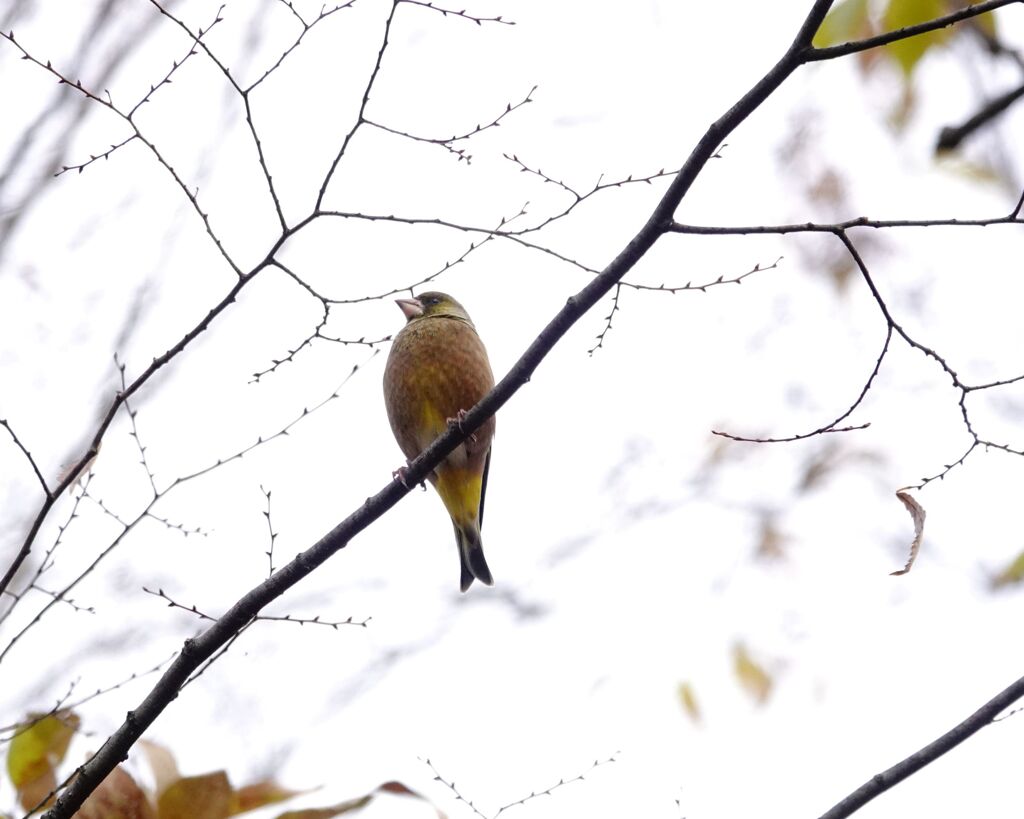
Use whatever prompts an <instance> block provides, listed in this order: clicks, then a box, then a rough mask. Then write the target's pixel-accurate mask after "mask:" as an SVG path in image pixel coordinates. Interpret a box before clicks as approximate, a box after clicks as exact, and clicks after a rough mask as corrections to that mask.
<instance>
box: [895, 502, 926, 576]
mask: <svg viewBox="0 0 1024 819" xmlns="http://www.w3.org/2000/svg"><path fill="white" fill-rule="evenodd" d="M896 497H897V498H899V499H900V502H901V503H902V504H903V505H904V506H905V507H907V511H908V512H910V519H911V520H912V521H913V522H914V540H913V541H912V542H911V544H910V555H909V556H908V557H907V565H906V566H904V567H903V568H902V569H898V570H896V571H895V572H890V574H892V575H894V576H895V575H901V574H906V573H907V572H909V571H910V567H911V566H913V565H914V561H915V560H917V553H918V551H919V550H920V548H921V540H922V539H923V538H924V519H925V517H926V514H927V513H926V512H925V511H924V507H923V506H921V504H919V503H918V502H917V501H916V500H914V499H913V498H912V497H911V496H910V495H909V494H907V491H906V490H905V489H901V490H899V491H898V492H897V493H896Z"/></svg>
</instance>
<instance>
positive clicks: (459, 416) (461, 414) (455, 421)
mask: <svg viewBox="0 0 1024 819" xmlns="http://www.w3.org/2000/svg"><path fill="white" fill-rule="evenodd" d="M466 415H467V413H466V411H465V410H464V409H460V410H459V411H458V412H457V413H456V414H455V417H454V418H449V419H447V420H448V425H449V426H453V427H458V428H459V432H462V431H463V429H462V422H463V420H465V418H466ZM467 437H468V438H469V440H470V441H472V442H473V443H474V444H475V443H476V433H475V432H471V433H469V435H468V436H467Z"/></svg>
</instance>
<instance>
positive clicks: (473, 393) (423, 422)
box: [384, 291, 495, 592]
mask: <svg viewBox="0 0 1024 819" xmlns="http://www.w3.org/2000/svg"><path fill="white" fill-rule="evenodd" d="M395 303H396V304H397V305H398V306H399V308H400V309H401V310H402V313H403V314H404V315H405V321H406V323H405V326H404V327H403V328H402V329H401V331H400V332H399V333H398V335H396V336H395V340H394V342H393V343H392V345H391V352H390V353H389V354H388V361H387V364H386V365H385V367H384V404H385V406H386V408H387V414H388V421H389V422H390V424H391V431H392V432H393V433H394V435H395V440H396V441H397V442H398V446H399V448H400V449H401V450H402V453H403V454H404V455H405V457H406V458H407V459H408V460H409V461H410V462H411V461H412V460H413V459H414V458H416V456H418V455H419V454H420V453H421V452H423V450H425V449H426V448H427V447H428V446H429V445H430V444H431V443H432V442H433V441H434V439H436V438H437V437H438V436H439V435H441V434H442V433H443V432H445V430H446V429H447V428H448V426H449V425H450V424H458V423H460V422H461V420H462V418H463V416H464V415H465V413H466V412H467V411H468V410H470V409H471V408H472V407H473V406H475V405H476V404H477V402H478V401H480V399H481V398H483V397H484V396H485V395H486V394H487V393H488V392H489V391H490V390H491V388H492V387H493V386H494V375H493V373H492V372H491V365H490V361H489V360H488V358H487V350H486V349H485V347H484V345H483V342H482V341H481V340H480V336H479V335H477V331H476V327H475V325H474V324H473V321H472V320H471V319H470V317H469V313H467V312H466V309H465V308H464V307H463V306H462V305H461V304H459V302H457V301H456V300H455V299H453V298H452V297H451V296H449V295H448V294H447V293H438V292H435V291H431V292H427V293H420V294H419V295H418V296H415V297H412V298H407V299H396V300H395ZM494 427H495V421H494V417H493V416H492V417H490V418H488V419H487V420H486V421H485V422H484V423H483V424H481V425H480V426H479V427H478V428H477V429H476V430H475V431H474V432H473V433H472V434H471V435H470V436H469V437H468V438H467V439H466V440H465V441H464V442H463V443H461V444H459V445H458V446H457V447H456V448H455V449H454V450H453V451H452V452H450V453H449V454H448V455H447V456H446V457H445V459H444V460H443V461H441V463H440V464H438V465H437V466H436V467H435V468H434V470H433V471H432V472H431V473H430V474H429V475H428V476H427V478H428V480H429V481H430V483H431V484H432V485H433V487H434V488H435V489H436V490H437V493H438V495H440V496H441V500H442V502H443V503H444V506H445V509H447V510H448V514H449V515H450V516H451V519H452V525H453V526H454V528H455V542H456V545H457V546H458V550H459V563H460V568H461V577H460V581H459V588H460V589H461V590H462V591H463V592H465V591H466V590H468V589H469V587H470V586H471V585H472V584H473V581H474V580H479V581H481V582H482V583H485V584H487V585H488V586H491V585H493V584H494V580H493V578H492V577H491V570H490V569H489V568H488V566H487V561H486V560H485V559H484V550H483V543H482V542H481V538H480V527H481V524H482V523H483V517H484V498H485V497H486V494H487V476H488V473H489V472H490V467H491V441H492V439H493V438H494ZM395 476H396V478H397V479H399V480H402V481H403V483H404V468H402V469H399V470H397V471H396V473H395Z"/></svg>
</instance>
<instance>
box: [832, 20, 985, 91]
mask: <svg viewBox="0 0 1024 819" xmlns="http://www.w3.org/2000/svg"><path fill="white" fill-rule="evenodd" d="M872 5H873V4H871V3H869V2H868V0H843V2H841V3H837V4H836V6H835V8H833V9H832V11H831V12H830V13H829V15H828V16H827V17H826V18H825V22H824V23H822V25H821V28H819V29H818V33H817V34H816V35H815V37H814V45H815V46H816V47H818V48H824V47H827V46H833V45H839V44H840V43H845V42H851V41H855V40H866V39H868V38H870V37H875V36H877V35H879V34H882V33H883V32H887V31H898V30H900V29H902V28H906V27H907V26H912V25H916V24H918V23H922V22H925V21H926V20H934V19H936V18H939V17H942V16H943V15H944V14H949V13H950V12H951V11H954V10H955V9H957V8H963V7H964V6H966V5H967V3H963V2H956V1H955V0H886V2H885V3H884V5H883V8H882V9H881V13H880V14H879V13H873V10H872ZM968 27H969V28H973V29H974V30H976V31H977V32H979V33H980V34H981V35H982V36H984V37H985V38H986V39H994V38H995V36H996V21H995V17H994V16H993V15H991V14H981V15H978V16H977V17H973V18H971V19H970V20H969V21H967V23H966V25H965V26H964V27H959V26H958V27H955V28H940V29H936V30H935V31H928V32H925V33H923V34H919V35H917V36H916V37H909V38H907V39H904V40H896V41H895V42H891V43H887V44H886V45H885V46H883V47H882V48H879V49H872V50H871V51H864V52H862V53H861V55H860V59H861V66H862V68H864V69H868V68H870V67H871V66H873V65H875V64H876V62H877V61H878V60H884V61H889V62H892V63H894V64H895V65H897V66H898V67H899V69H900V71H901V72H902V73H903V76H904V78H906V79H907V80H909V79H910V77H911V75H912V74H913V73H914V69H915V68H917V66H918V64H919V63H920V62H921V59H922V58H923V57H924V56H925V55H926V54H927V53H928V52H929V51H931V50H933V49H935V48H938V47H941V46H943V45H945V44H946V43H947V42H948V41H949V38H950V37H952V36H953V35H954V32H956V31H962V30H965V29H966V28H968Z"/></svg>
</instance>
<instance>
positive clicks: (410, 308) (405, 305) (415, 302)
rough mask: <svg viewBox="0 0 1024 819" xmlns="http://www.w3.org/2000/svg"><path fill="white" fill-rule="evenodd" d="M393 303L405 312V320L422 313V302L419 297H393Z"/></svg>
mask: <svg viewBox="0 0 1024 819" xmlns="http://www.w3.org/2000/svg"><path fill="white" fill-rule="evenodd" d="M395 304H397V305H398V307H399V309H401V311H402V312H403V313H404V314H405V320H406V321H411V320H412V319H414V318H416V317H417V316H422V315H423V302H421V301H420V300H419V299H395Z"/></svg>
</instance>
